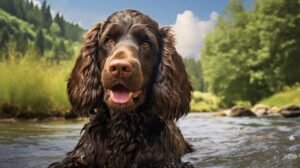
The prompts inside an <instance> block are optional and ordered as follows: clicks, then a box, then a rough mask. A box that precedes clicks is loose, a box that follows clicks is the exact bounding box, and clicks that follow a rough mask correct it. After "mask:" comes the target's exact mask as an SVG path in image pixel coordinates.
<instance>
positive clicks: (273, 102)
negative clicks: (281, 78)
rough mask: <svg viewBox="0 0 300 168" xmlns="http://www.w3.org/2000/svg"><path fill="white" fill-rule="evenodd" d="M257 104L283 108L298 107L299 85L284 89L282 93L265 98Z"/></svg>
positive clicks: (299, 98) (299, 100) (299, 99)
mask: <svg viewBox="0 0 300 168" xmlns="http://www.w3.org/2000/svg"><path fill="white" fill-rule="evenodd" d="M258 104H265V105H269V106H277V107H283V106H288V105H300V84H296V85H294V86H292V87H285V88H284V89H283V91H281V92H279V93H276V94H274V95H272V96H271V97H268V98H265V99H263V100H262V101H260V102H259V103H258Z"/></svg>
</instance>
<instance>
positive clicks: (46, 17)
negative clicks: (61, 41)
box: [41, 1, 52, 29]
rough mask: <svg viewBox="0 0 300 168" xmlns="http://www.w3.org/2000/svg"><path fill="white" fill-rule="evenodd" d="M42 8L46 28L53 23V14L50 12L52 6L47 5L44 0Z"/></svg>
mask: <svg viewBox="0 0 300 168" xmlns="http://www.w3.org/2000/svg"><path fill="white" fill-rule="evenodd" d="M41 10H42V14H43V23H44V28H47V29H48V28H49V27H50V25H51V23H52V16H51V12H50V6H49V5H47V2H46V1H43V3H42V9H41Z"/></svg>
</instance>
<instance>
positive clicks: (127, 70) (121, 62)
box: [108, 59, 132, 77]
mask: <svg viewBox="0 0 300 168" xmlns="http://www.w3.org/2000/svg"><path fill="white" fill-rule="evenodd" d="M108 69H109V72H111V73H112V75H113V76H115V77H117V76H121V77H128V76H129V75H130V74H131V72H132V65H131V63H130V62H129V61H127V60H126V59H115V60H112V61H111V62H110V64H109V67H108Z"/></svg>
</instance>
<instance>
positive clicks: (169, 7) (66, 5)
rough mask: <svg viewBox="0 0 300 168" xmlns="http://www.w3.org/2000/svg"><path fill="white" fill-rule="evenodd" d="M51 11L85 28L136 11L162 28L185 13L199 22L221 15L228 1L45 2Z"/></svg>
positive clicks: (76, 0)
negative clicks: (107, 18)
mask: <svg viewBox="0 0 300 168" xmlns="http://www.w3.org/2000/svg"><path fill="white" fill-rule="evenodd" d="M40 1H42V0H40ZM47 2H48V3H49V4H50V5H51V7H52V9H53V10H54V11H56V12H60V13H62V14H63V15H64V16H65V17H66V18H67V19H68V20H71V21H73V22H76V23H80V24H81V25H82V26H83V27H84V28H88V27H90V26H92V25H93V24H94V23H96V22H97V21H101V20H103V19H105V18H106V17H107V16H109V15H110V14H111V13H113V12H115V11H118V10H122V9H128V8H132V9H137V10H140V11H141V12H143V13H146V14H148V15H149V16H150V17H152V18H153V19H155V20H156V21H158V22H159V23H160V24H161V25H170V24H174V23H175V21H176V16H177V14H179V13H183V12H184V11H186V10H190V11H192V12H193V13H194V14H195V15H196V16H198V17H199V18H200V19H202V20H206V19H209V17H210V14H211V12H213V11H215V12H217V13H221V12H222V11H223V9H224V7H225V5H226V4H227V3H228V1H227V0H106V1H104V0H47Z"/></svg>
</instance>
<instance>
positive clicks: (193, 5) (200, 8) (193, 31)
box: [31, 0, 253, 59]
mask: <svg viewBox="0 0 300 168" xmlns="http://www.w3.org/2000/svg"><path fill="white" fill-rule="evenodd" d="M31 1H33V2H34V3H36V4H38V5H40V4H41V2H42V1H43V0H31ZM245 1H246V5H251V3H252V2H253V0H245ZM47 2H48V3H49V4H50V6H51V9H52V13H57V12H59V13H61V14H63V15H64V17H65V18H66V19H67V20H69V21H72V22H74V23H78V24H79V25H81V26H82V27H83V28H85V29H88V28H90V27H91V26H92V25H94V24H95V23H97V22H101V21H103V20H105V19H106V18H107V17H108V16H109V15H111V14H112V13H113V12H116V11H119V10H124V9H137V10H139V11H141V12H143V13H145V14H147V15H148V16H150V17H151V18H153V19H154V20H156V21H157V22H158V23H159V24H160V26H172V28H173V32H174V34H175V37H176V39H177V43H176V48H177V51H178V52H179V53H180V54H181V55H182V56H183V57H190V58H195V59H199V58H200V57H201V55H200V50H201V48H202V47H203V45H204V38H205V36H206V34H207V33H209V32H211V31H212V30H213V29H214V25H215V24H216V22H217V20H218V16H219V15H220V14H221V13H222V12H223V10H224V9H225V7H226V5H227V3H228V2H229V0H106V1H104V0H47Z"/></svg>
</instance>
